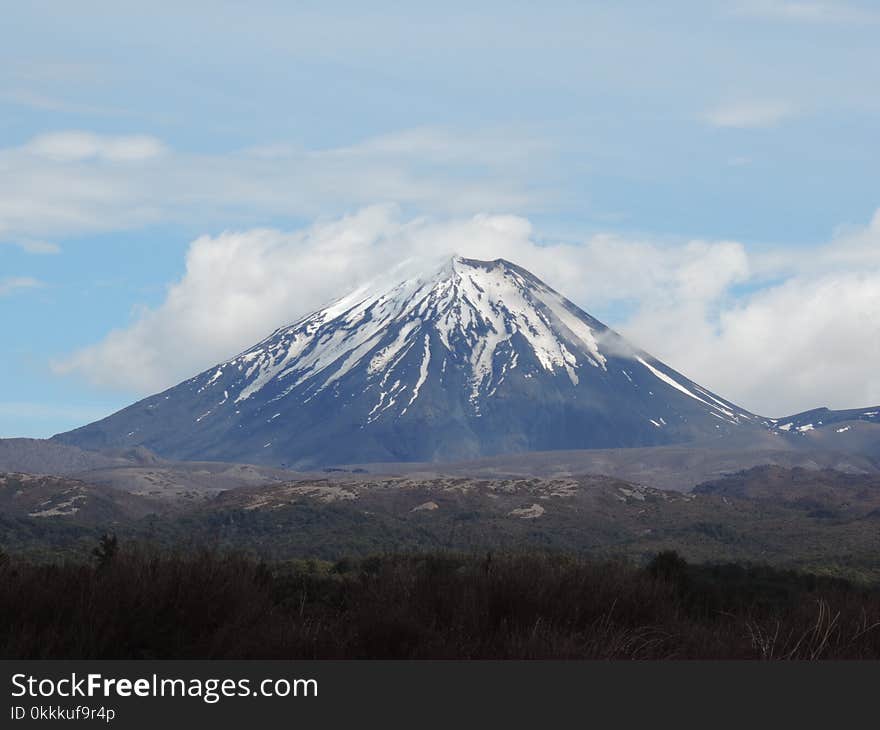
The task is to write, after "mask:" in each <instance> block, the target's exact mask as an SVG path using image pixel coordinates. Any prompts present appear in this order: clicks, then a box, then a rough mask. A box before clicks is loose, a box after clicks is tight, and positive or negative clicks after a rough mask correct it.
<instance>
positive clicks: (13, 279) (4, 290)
mask: <svg viewBox="0 0 880 730" xmlns="http://www.w3.org/2000/svg"><path fill="white" fill-rule="evenodd" d="M41 286H44V284H43V282H41V281H40V280H39V279H34V278H33V277H30V276H7V277H6V278H4V279H0V297H6V296H9V295H10V294H15V293H16V292H19V291H22V290H24V289H36V288H37V287H41Z"/></svg>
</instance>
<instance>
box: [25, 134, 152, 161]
mask: <svg viewBox="0 0 880 730" xmlns="http://www.w3.org/2000/svg"><path fill="white" fill-rule="evenodd" d="M24 149H25V151H26V152H29V153H30V154H32V155H36V156H37V157H44V158H46V159H47V160H52V161H54V162H82V161H83V160H92V159H94V160H106V161H109V162H139V161H142V160H150V159H153V158H155V157H159V156H161V155H162V154H163V153H164V152H165V146H164V145H163V144H162V142H160V141H159V140H158V139H156V138H155V137H151V136H149V135H145V134H136V135H123V136H101V135H97V134H92V133H91V132H78V131H71V132H54V133H52V134H42V135H39V136H37V137H34V138H33V139H32V140H30V142H28V143H27V144H26V145H25V146H24Z"/></svg>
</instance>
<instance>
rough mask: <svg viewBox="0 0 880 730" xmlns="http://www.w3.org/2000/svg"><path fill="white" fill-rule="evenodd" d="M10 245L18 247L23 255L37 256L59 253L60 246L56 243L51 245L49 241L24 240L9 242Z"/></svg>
mask: <svg viewBox="0 0 880 730" xmlns="http://www.w3.org/2000/svg"><path fill="white" fill-rule="evenodd" d="M10 243H12V244H13V245H14V246H18V248H20V249H21V250H22V251H24V252H25V253H32V254H38V255H45V254H56V253H61V246H59V245H58V244H57V243H52V242H51V241H33V240H28V239H25V240H21V241H10Z"/></svg>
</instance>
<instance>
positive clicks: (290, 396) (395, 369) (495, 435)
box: [55, 258, 770, 469]
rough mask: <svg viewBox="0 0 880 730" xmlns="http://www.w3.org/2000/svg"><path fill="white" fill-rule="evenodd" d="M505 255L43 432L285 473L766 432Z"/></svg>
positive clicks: (341, 309) (389, 292)
mask: <svg viewBox="0 0 880 730" xmlns="http://www.w3.org/2000/svg"><path fill="white" fill-rule="evenodd" d="M769 426H770V424H769V423H768V422H766V421H765V420H764V419H761V418H759V417H757V416H754V415H753V414H751V413H748V412H747V411H745V410H743V409H742V408H739V407H737V406H736V405H734V404H732V403H730V402H729V401H726V400H724V399H722V398H720V397H718V396H716V395H714V394H713V393H711V392H709V391H708V390H706V389H705V388H702V387H700V386H699V385H697V384H696V383H694V382H692V381H690V380H688V379H687V378H686V377H684V376H683V375H681V374H680V373H677V372H676V371H674V370H672V369H671V368H669V367H668V366H666V365H664V364H663V363H662V362H660V361H658V360H657V359H656V358H653V357H652V356H651V355H649V354H647V353H645V352H643V351H641V350H638V349H637V348H634V347H632V346H630V345H629V344H628V343H627V342H625V341H624V340H623V339H622V338H621V337H620V336H619V335H617V334H616V333H615V332H613V331H612V330H610V329H608V328H607V327H606V326H605V325H603V324H602V323H601V322H599V321H597V320H595V319H594V318H592V317H590V316H589V315H588V314H586V313H585V312H583V311H581V310H580V309H579V308H578V307H576V306H575V305H574V304H572V303H571V302H570V301H568V300H567V299H565V298H564V297H562V296H561V295H559V294H558V293H556V292H555V291H553V290H552V289H550V288H549V287H548V286H546V285H545V284H543V283H542V282H541V281H539V280H538V279H537V278H536V277H534V276H533V275H532V274H530V273H529V272H527V271H525V270H523V269H521V268H519V267H518V266H515V265H513V264H511V263H509V262H506V261H503V260H497V261H493V262H485V261H473V260H468V259H461V258H454V259H452V260H450V261H448V262H447V263H446V264H445V265H444V266H443V267H442V268H441V269H439V270H438V271H435V272H433V273H432V274H430V275H428V276H424V277H419V278H415V279H411V280H408V281H405V282H402V283H400V284H397V285H396V286H393V287H390V288H379V287H375V288H368V289H362V290H359V291H357V292H355V293H354V294H351V295H349V296H348V297H346V298H344V299H341V300H339V301H338V302H336V303H335V304H333V305H331V306H330V307H327V308H326V309H323V310H321V311H319V312H316V313H314V314H312V315H310V316H308V317H305V318H304V319H302V320H300V321H298V322H296V323H295V324H293V325H291V326H289V327H285V328H283V329H280V330H277V331H276V332H275V333H274V334H272V335H271V336H270V337H269V338H267V339H266V340H264V341H263V342H261V343H259V344H258V345H256V346H254V347H252V348H251V349H249V350H247V351H245V352H243V353H242V354H240V355H238V356H237V357H235V358H233V359H231V360H229V361H227V362H225V363H221V364H220V365H217V366H215V367H213V368H211V369H210V370H207V371H205V372H203V373H201V374H200V375H197V376H196V377H194V378H192V379H190V380H187V381H186V382H184V383H181V384H180V385H178V386H176V387H174V388H171V389H170V390H167V391H165V392H163V393H160V394H158V395H155V396H152V397H150V398H147V399H145V400H143V401H141V402H139V403H136V404H134V405H132V406H130V407H128V408H126V409H124V410H122V411H120V412H119V413H116V414H114V415H112V416H110V417H109V418H106V419H104V420H102V421H99V422H97V423H93V424H91V425H89V426H85V427H83V428H80V429H77V430H75V431H71V432H69V433H66V434H61V435H59V436H57V437H55V441H57V442H60V443H66V444H72V445H75V446H81V447H84V448H89V449H104V448H108V447H110V448H121V447H129V446H132V445H143V446H146V447H147V448H149V449H151V450H153V451H155V452H156V453H158V454H160V455H162V456H163V457H166V458H172V459H187V460H224V461H242V462H249V463H256V464H271V465H278V466H287V467H291V468H297V469H305V468H312V467H316V466H323V465H329V464H340V463H357V462H381V461H385V462H392V461H394V462H397V461H427V462H435V461H452V460H461V459H470V458H478V457H481V456H487V455H493V454H509V453H515V452H526V451H535V450H557V449H584V448H618V447H634V446H654V445H662V444H673V443H684V442H690V441H693V440H695V439H703V440H707V439H709V440H712V439H715V440H717V439H718V437H719V436H725V435H727V436H731V435H735V434H739V435H742V434H743V433H756V434H757V433H760V432H766V431H767V429H768V428H769Z"/></svg>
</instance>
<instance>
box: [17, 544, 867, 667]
mask: <svg viewBox="0 0 880 730" xmlns="http://www.w3.org/2000/svg"><path fill="white" fill-rule="evenodd" d="M111 542H112V538H111V537H110V536H105V540H104V542H103V544H102V546H101V547H100V548H99V549H98V550H96V555H95V556H93V557H92V558H91V559H90V560H88V561H79V562H74V561H67V562H64V563H57V564H45V563H43V564H41V563H35V562H32V561H28V560H23V559H21V558H17V557H14V558H12V559H8V560H5V561H4V560H0V656H2V657H3V658H95V659H98V658H101V659H111V658H120V659H121V658H187V659H190V658H407V659H414V658H589V659H606V658H634V659H671V658H678V659H682V658H729V659H789V658H792V659H880V590H878V589H871V588H867V587H863V586H857V585H854V584H851V583H849V582H847V581H844V580H841V579H835V578H828V577H821V576H815V575H808V574H801V573H796V572H792V571H782V570H777V569H773V568H769V567H756V566H751V567H749V566H738V565H689V564H688V563H687V562H686V561H685V560H684V559H683V558H681V556H679V555H678V554H677V553H674V552H664V553H662V554H659V555H657V556H656V557H655V558H654V559H653V560H652V561H651V562H650V563H649V564H648V565H647V566H646V567H644V568H640V567H638V566H636V565H634V564H632V563H629V562H625V561H599V560H587V559H584V558H580V557H575V556H572V555H566V554H553V553H531V554H517V553H483V554H470V555H464V554H456V553H449V552H431V553H424V554H382V555H374V556H370V557H365V558H352V559H341V560H337V561H335V562H329V561H320V560H314V559H311V560H295V561H279V562H273V563H268V564H267V563H265V562H262V561H258V560H254V559H252V558H249V557H246V556H243V555H240V554H236V553H228V552H219V551H207V550H201V551H192V552H187V551H183V552H177V553H169V552H166V551H160V550H157V549H147V548H144V547H138V546H134V545H126V544H122V545H121V546H118V547H114V548H109V547H108V545H110V544H111ZM112 544H114V545H116V543H115V542H113V543H112ZM93 545H94V543H93ZM111 553H112V554H111ZM108 555H110V556H111V557H109V558H108V557H107V556H108Z"/></svg>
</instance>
